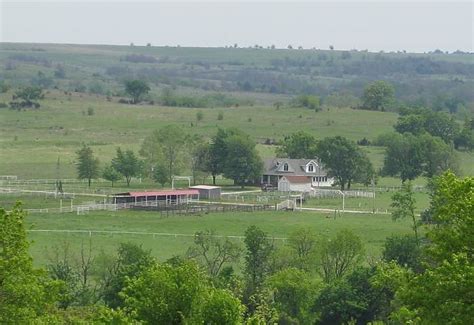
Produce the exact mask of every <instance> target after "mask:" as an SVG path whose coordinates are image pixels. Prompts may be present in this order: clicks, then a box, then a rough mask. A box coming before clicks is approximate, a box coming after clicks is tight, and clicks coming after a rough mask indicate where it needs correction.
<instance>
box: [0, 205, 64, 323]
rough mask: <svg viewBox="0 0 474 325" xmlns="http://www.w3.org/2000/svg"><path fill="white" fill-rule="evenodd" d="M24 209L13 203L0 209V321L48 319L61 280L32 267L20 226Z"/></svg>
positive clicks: (22, 225) (27, 246)
mask: <svg viewBox="0 0 474 325" xmlns="http://www.w3.org/2000/svg"><path fill="white" fill-rule="evenodd" d="M24 218H25V212H24V211H23V210H22V209H21V205H20V204H17V205H15V206H14V207H13V209H12V210H11V211H9V212H7V211H5V210H4V209H2V208H0V323H2V324H35V323H37V324H41V323H43V324H45V323H48V322H49V320H51V317H50V315H49V311H51V310H53V309H54V304H55V302H56V301H57V298H58V293H59V289H60V286H61V283H60V282H58V281H52V280H51V279H49V278H48V277H47V276H46V272H44V270H41V269H36V268H34V267H33V261H32V258H31V256H30V255H29V241H28V240H27V237H26V230H25V226H24Z"/></svg>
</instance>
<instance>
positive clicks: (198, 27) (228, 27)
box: [0, 0, 474, 52]
mask: <svg viewBox="0 0 474 325" xmlns="http://www.w3.org/2000/svg"><path fill="white" fill-rule="evenodd" d="M473 7H474V6H473V2H472V1H466V2H453V1H423V0H421V1H419V2H414V1H407V0H401V1H384V0H379V1H363V2H362V1H354V0H346V1H345V2H334V1H304V2H289V1H265V0H264V1H259V2H252V1H225V0H224V1H222V0H221V1H218V2H217V1H214V2H212V1H210V2H209V1H208V2H202V1H187V2H177V1H151V0H148V1H146V0H145V1H117V0H116V1H108V0H102V1H92V0H88V1H87V0H86V1H75V2H74V1H39V0H37V1H29V2H26V1H22V0H16V1H4V0H0V11H1V12H0V14H1V24H0V26H1V27H0V28H1V30H0V40H1V41H2V42H38V43H87V44H130V43H131V42H133V43H135V44H136V45H145V44H146V43H148V42H150V43H151V44H153V45H178V44H179V45H181V46H225V45H231V44H234V43H238V44H239V46H249V45H255V44H259V45H263V46H268V45H271V44H275V45H276V46H277V47H287V46H288V44H292V45H293V47H296V46H300V45H301V46H303V47H305V48H312V47H316V48H322V49H326V48H328V47H329V45H334V47H335V48H336V49H368V50H370V51H379V50H385V51H392V50H407V51H410V52H425V51H431V50H434V49H437V48H439V49H442V50H445V51H446V50H448V51H454V50H457V49H460V50H463V51H470V52H472V51H473V42H474V41H473V38H474V36H473V33H474V32H473V15H474V13H473V10H474V8H473Z"/></svg>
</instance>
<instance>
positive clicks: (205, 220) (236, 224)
mask: <svg viewBox="0 0 474 325" xmlns="http://www.w3.org/2000/svg"><path fill="white" fill-rule="evenodd" d="M26 221H27V227H28V229H30V230H102V231H129V232H147V233H153V232H155V233H169V234H182V235H188V236H179V235H178V236H176V237H175V236H174V235H172V236H164V235H156V236H153V235H151V234H150V235H133V234H97V233H92V235H91V236H90V237H89V233H87V232H86V233H81V234H74V233H70V234H67V233H53V232H30V233H29V234H28V237H29V239H30V240H32V241H33V244H32V246H31V252H32V254H33V256H34V257H35V261H36V263H38V264H43V263H46V262H47V258H48V254H51V252H52V251H53V250H54V247H55V246H61V245H64V243H65V242H68V243H69V244H70V245H71V247H72V248H73V249H74V250H76V251H77V250H78V249H79V247H80V245H81V243H82V242H85V243H87V242H88V241H89V238H90V239H91V241H92V245H93V248H94V251H95V252H96V253H98V252H99V251H100V250H103V251H104V252H105V253H107V254H111V253H112V252H113V251H114V250H115V249H116V248H117V246H118V245H119V243H121V242H135V243H139V244H142V245H143V247H145V248H147V249H151V251H152V253H153V255H154V256H156V257H157V258H159V259H160V260H163V259H167V258H170V257H172V256H174V255H179V254H184V253H185V252H186V250H187V248H188V247H189V246H190V245H191V244H192V235H193V234H194V233H195V232H196V231H200V230H205V229H213V230H215V231H216V232H217V233H218V234H220V235H225V236H232V235H234V236H243V235H244V232H245V229H246V228H247V227H248V226H250V225H257V226H258V227H260V228H261V229H263V230H264V231H266V232H267V233H268V235H269V236H272V237H278V238H285V237H286V236H288V234H290V233H291V232H292V231H294V230H296V229H299V228H310V229H313V230H314V231H315V232H316V233H317V234H318V235H319V236H332V235H333V234H335V233H336V232H337V231H338V230H341V229H345V228H347V229H351V230H352V231H354V232H355V233H356V234H357V235H358V236H360V237H361V238H362V240H363V241H364V243H365V247H366V251H367V254H368V255H369V256H377V255H379V254H380V251H381V247H382V245H383V242H384V240H385V238H386V237H387V236H390V235H391V234H405V233H407V234H408V233H410V232H411V228H410V223H409V221H408V220H402V221H398V222H394V221H392V220H391V218H390V216H389V215H370V214H369V215H351V214H344V215H342V216H340V217H337V218H336V219H334V218H333V216H332V214H323V213H315V212H258V213H225V214H220V213H210V214H205V215H202V216H173V217H168V218H160V216H159V215H157V214H156V213H152V212H133V211H119V212H94V213H92V212H91V213H90V214H88V215H79V216H78V215H76V214H55V215H43V214H35V215H30V216H28V217H27V219H26ZM236 240H238V239H236ZM276 242H277V243H279V244H281V243H282V242H283V241H282V240H276Z"/></svg>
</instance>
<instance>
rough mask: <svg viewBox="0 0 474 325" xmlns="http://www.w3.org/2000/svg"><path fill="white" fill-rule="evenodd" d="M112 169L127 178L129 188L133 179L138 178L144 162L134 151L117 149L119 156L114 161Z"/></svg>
mask: <svg viewBox="0 0 474 325" xmlns="http://www.w3.org/2000/svg"><path fill="white" fill-rule="evenodd" d="M112 167H113V168H115V170H117V171H118V172H119V173H120V174H122V175H123V177H125V180H126V182H127V186H130V181H131V180H132V177H135V176H138V175H139V174H140V172H141V170H142V162H141V161H140V160H139V159H138V158H137V156H135V154H134V153H133V151H132V150H126V151H125V152H123V151H122V149H120V148H117V155H116V156H115V158H113V159H112Z"/></svg>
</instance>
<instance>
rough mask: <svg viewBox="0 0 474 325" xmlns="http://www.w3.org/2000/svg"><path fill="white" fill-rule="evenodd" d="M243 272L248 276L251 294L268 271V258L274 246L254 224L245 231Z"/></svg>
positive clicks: (260, 283)
mask: <svg viewBox="0 0 474 325" xmlns="http://www.w3.org/2000/svg"><path fill="white" fill-rule="evenodd" d="M244 242H245V247H246V248H247V251H246V253H245V274H246V276H247V277H248V281H247V282H248V289H247V290H248V291H249V293H250V294H252V293H253V292H254V291H255V290H256V289H258V288H259V287H260V286H261V285H262V283H263V281H264V280H265V277H266V276H267V274H268V271H269V258H270V254H271V253H272V252H273V250H274V247H273V243H272V241H271V240H270V239H269V238H268V236H267V234H266V233H265V232H264V231H262V230H261V229H259V228H258V227H256V226H250V227H248V228H247V230H246V231H245V239H244Z"/></svg>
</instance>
